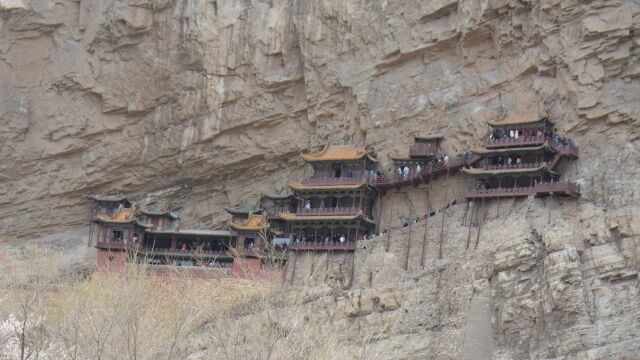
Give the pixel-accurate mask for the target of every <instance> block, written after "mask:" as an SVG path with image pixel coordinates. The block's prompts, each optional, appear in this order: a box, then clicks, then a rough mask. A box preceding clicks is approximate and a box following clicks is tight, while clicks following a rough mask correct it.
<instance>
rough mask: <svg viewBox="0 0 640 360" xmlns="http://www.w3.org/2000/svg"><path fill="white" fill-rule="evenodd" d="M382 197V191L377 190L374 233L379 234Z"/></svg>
mask: <svg viewBox="0 0 640 360" xmlns="http://www.w3.org/2000/svg"><path fill="white" fill-rule="evenodd" d="M383 199H384V197H383V196H382V192H381V191H378V214H376V215H378V216H377V217H378V220H377V221H376V228H375V231H376V235H378V234H380V219H381V217H382V201H383Z"/></svg>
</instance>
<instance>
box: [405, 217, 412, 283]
mask: <svg viewBox="0 0 640 360" xmlns="http://www.w3.org/2000/svg"><path fill="white" fill-rule="evenodd" d="M412 222H413V221H412V220H411V219H409V240H408V241H407V256H406V258H405V261H404V270H405V271H407V270H409V254H410V253H411V225H412Z"/></svg>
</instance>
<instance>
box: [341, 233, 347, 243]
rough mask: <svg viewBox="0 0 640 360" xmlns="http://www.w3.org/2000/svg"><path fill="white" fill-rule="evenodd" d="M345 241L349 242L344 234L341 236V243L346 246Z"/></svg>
mask: <svg viewBox="0 0 640 360" xmlns="http://www.w3.org/2000/svg"><path fill="white" fill-rule="evenodd" d="M345 241H347V239H346V238H345V237H344V234H342V235H340V243H341V244H344V242H345Z"/></svg>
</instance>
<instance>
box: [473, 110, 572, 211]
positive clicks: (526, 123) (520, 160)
mask: <svg viewBox="0 0 640 360" xmlns="http://www.w3.org/2000/svg"><path fill="white" fill-rule="evenodd" d="M488 125H489V126H490V128H491V135H490V136H489V139H488V140H487V143H486V145H485V147H484V148H483V149H475V150H472V152H473V153H475V154H476V155H477V156H478V157H480V158H481V160H480V161H477V162H476V163H475V165H474V166H473V167H470V168H465V169H463V170H462V171H463V172H465V173H467V174H468V175H470V176H471V177H472V179H473V182H472V185H471V187H470V189H469V191H468V192H467V194H466V198H467V199H469V200H477V199H483V198H500V197H519V196H529V195H536V196H543V195H550V194H558V195H568V196H573V197H577V196H579V194H580V188H579V186H578V185H577V184H575V183H571V182H568V181H560V172H559V164H560V161H561V160H562V159H564V158H566V159H576V158H577V157H578V149H577V148H576V147H575V146H573V145H572V144H571V142H570V141H569V140H566V139H563V138H560V137H558V136H557V135H555V134H554V133H553V131H554V130H553V123H552V122H551V120H549V119H548V118H541V119H507V120H505V121H502V122H490V123H489V124H488Z"/></svg>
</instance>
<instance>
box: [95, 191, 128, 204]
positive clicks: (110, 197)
mask: <svg viewBox="0 0 640 360" xmlns="http://www.w3.org/2000/svg"><path fill="white" fill-rule="evenodd" d="M89 197H90V198H91V199H93V200H96V201H106V202H120V201H126V200H128V199H127V197H126V196H124V195H122V194H120V193H118V194H106V195H91V196H89Z"/></svg>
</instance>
